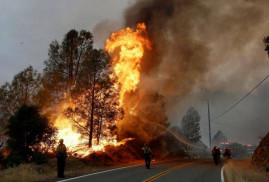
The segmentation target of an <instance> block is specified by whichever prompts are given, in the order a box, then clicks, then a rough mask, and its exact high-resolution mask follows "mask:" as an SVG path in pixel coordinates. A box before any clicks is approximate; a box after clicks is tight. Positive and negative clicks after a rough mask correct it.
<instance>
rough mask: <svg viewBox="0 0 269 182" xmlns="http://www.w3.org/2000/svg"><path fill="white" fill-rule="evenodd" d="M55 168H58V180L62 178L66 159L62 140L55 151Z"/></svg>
mask: <svg viewBox="0 0 269 182" xmlns="http://www.w3.org/2000/svg"><path fill="white" fill-rule="evenodd" d="M56 157H57V166H58V178H64V166H65V159H66V146H65V144H64V140H63V139H60V141H59V145H58V146H57V150H56Z"/></svg>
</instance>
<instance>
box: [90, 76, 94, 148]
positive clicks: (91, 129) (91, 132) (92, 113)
mask: <svg viewBox="0 0 269 182" xmlns="http://www.w3.org/2000/svg"><path fill="white" fill-rule="evenodd" d="M94 92H95V73H94V75H93V86H92V102H91V104H92V105H91V107H92V108H91V121H90V136H89V147H92V134H93V116H94V94H95V93H94Z"/></svg>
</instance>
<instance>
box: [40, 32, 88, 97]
mask: <svg viewBox="0 0 269 182" xmlns="http://www.w3.org/2000/svg"><path fill="white" fill-rule="evenodd" d="M92 44H93V37H92V34H91V33H90V32H88V31H85V30H81V31H80V32H79V33H78V32H77V31H76V30H70V31H69V32H68V33H67V34H66V35H65V37H64V39H63V41H62V44H59V43H58V41H56V40H55V41H53V42H52V43H51V44H50V48H49V54H48V55H49V58H48V60H46V61H45V69H44V82H43V85H44V87H45V88H46V90H48V91H49V93H50V94H51V96H52V97H53V98H54V99H55V100H56V101H59V100H62V99H64V98H65V96H66V95H67V94H68V93H70V92H71V90H72V89H73V88H74V87H75V85H76V82H77V80H78V77H79V75H80V73H81V71H82V69H83V67H84V65H85V64H86V62H87V61H88V60H89V59H90V56H91V53H92V47H93V45H92ZM68 96H69V95H68Z"/></svg>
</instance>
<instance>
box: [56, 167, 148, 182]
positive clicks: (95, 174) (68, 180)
mask: <svg viewBox="0 0 269 182" xmlns="http://www.w3.org/2000/svg"><path fill="white" fill-rule="evenodd" d="M141 165H144V164H137V165H133V166H126V167H120V168H115V169H110V170H105V171H100V172H96V173H91V174H86V175H83V176H78V177H74V178H69V179H65V180H61V181H59V182H63V181H71V180H74V179H78V178H83V177H86V176H92V175H96V174H102V173H107V172H111V171H116V170H121V169H126V168H130V167H136V166H141Z"/></svg>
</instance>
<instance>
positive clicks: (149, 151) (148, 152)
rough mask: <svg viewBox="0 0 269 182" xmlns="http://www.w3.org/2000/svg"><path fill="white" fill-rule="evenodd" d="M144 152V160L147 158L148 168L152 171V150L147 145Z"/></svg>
mask: <svg viewBox="0 0 269 182" xmlns="http://www.w3.org/2000/svg"><path fill="white" fill-rule="evenodd" d="M142 150H143V151H144V158H145V164H146V168H147V169H150V162H151V149H150V148H149V147H148V145H147V143H145V144H144V147H142Z"/></svg>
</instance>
